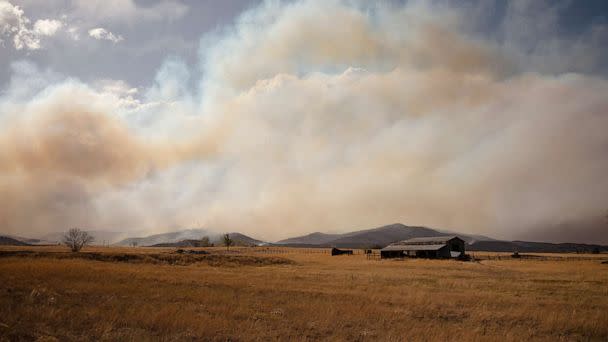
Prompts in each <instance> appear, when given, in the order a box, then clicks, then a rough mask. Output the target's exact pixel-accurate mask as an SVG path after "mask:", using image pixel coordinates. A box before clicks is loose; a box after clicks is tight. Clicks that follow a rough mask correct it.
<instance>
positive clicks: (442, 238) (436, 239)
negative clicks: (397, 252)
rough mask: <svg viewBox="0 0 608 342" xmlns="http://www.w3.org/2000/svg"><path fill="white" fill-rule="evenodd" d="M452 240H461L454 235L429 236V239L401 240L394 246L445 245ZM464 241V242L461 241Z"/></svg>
mask: <svg viewBox="0 0 608 342" xmlns="http://www.w3.org/2000/svg"><path fill="white" fill-rule="evenodd" d="M453 239H459V240H462V239H461V238H459V237H458V236H456V235H446V236H431V237H417V238H411V239H408V240H403V241H399V242H395V243H394V244H395V245H396V244H399V245H410V244H411V245H419V244H439V243H442V244H445V243H447V242H448V241H450V240H453ZM463 241H464V240H463Z"/></svg>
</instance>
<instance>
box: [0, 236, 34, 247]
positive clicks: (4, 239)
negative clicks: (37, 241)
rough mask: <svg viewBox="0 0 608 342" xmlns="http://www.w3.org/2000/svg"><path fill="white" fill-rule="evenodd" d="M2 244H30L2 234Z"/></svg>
mask: <svg viewBox="0 0 608 342" xmlns="http://www.w3.org/2000/svg"><path fill="white" fill-rule="evenodd" d="M0 246H29V244H28V243H25V242H23V241H19V240H17V239H13V238H12V237H9V236H0Z"/></svg>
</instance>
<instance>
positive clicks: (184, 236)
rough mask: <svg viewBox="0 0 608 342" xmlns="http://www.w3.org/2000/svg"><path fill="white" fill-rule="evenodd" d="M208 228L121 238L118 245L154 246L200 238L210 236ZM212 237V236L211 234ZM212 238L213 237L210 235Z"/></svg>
mask: <svg viewBox="0 0 608 342" xmlns="http://www.w3.org/2000/svg"><path fill="white" fill-rule="evenodd" d="M209 235H210V234H209V231H207V230H206V229H184V230H179V231H175V232H169V233H162V234H154V235H149V236H145V237H133V238H127V239H124V240H120V241H118V242H117V243H115V244H114V245H116V246H134V245H135V246H152V245H158V244H162V243H174V242H179V241H183V240H199V239H201V238H202V237H203V236H209ZM209 237H210V236H209ZM210 238H211V237H210Z"/></svg>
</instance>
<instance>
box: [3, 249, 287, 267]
mask: <svg viewBox="0 0 608 342" xmlns="http://www.w3.org/2000/svg"><path fill="white" fill-rule="evenodd" d="M7 257H23V258H52V259H85V260H94V261H104V262H128V263H146V264H167V265H178V266H186V265H191V264H194V263H206V264H208V265H211V266H268V265H292V264H295V262H294V261H292V260H290V259H286V258H280V257H258V256H250V255H223V254H183V253H149V254H143V253H142V254H133V253H97V252H79V253H70V252H36V251H0V258H7Z"/></svg>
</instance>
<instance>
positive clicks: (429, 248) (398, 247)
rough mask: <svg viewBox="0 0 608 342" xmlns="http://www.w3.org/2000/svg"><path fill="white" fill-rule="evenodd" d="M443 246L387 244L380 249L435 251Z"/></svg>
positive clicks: (443, 245)
mask: <svg viewBox="0 0 608 342" xmlns="http://www.w3.org/2000/svg"><path fill="white" fill-rule="evenodd" d="M443 247H445V244H441V245H389V246H386V247H384V248H382V249H381V251H437V250H440V249H441V248H443Z"/></svg>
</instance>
